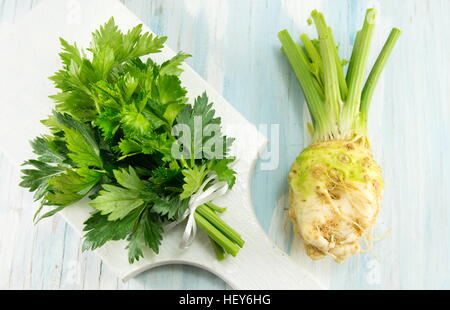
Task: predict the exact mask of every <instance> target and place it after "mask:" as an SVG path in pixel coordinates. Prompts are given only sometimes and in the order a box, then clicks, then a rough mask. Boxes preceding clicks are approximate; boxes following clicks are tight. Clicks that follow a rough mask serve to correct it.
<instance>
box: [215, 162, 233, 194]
mask: <svg viewBox="0 0 450 310" xmlns="http://www.w3.org/2000/svg"><path fill="white" fill-rule="evenodd" d="M234 161H235V159H234V158H229V159H228V158H226V159H220V160H213V161H212V165H211V170H212V171H214V172H215V173H216V174H217V177H218V179H219V181H223V182H227V183H228V186H229V187H230V188H232V187H233V185H234V184H235V183H236V171H234V170H233V169H231V168H230V167H229V164H231V163H233V162H234Z"/></svg>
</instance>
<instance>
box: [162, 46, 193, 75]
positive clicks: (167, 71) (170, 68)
mask: <svg viewBox="0 0 450 310" xmlns="http://www.w3.org/2000/svg"><path fill="white" fill-rule="evenodd" d="M189 57H191V55H189V54H185V53H183V52H180V53H178V54H177V55H176V56H175V57H173V58H172V59H170V60H168V61H166V62H164V63H163V64H162V65H161V69H160V71H159V75H176V76H179V75H180V74H181V73H182V72H183V69H181V68H180V66H181V64H182V63H183V62H184V61H185V60H186V59H187V58H189Z"/></svg>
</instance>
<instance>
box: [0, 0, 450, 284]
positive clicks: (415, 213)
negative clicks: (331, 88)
mask: <svg viewBox="0 0 450 310" xmlns="http://www.w3.org/2000/svg"><path fill="white" fill-rule="evenodd" d="M38 2H40V1H31V0H3V1H0V25H2V26H3V27H5V26H4V24H12V23H14V22H15V21H17V20H19V19H20V18H22V17H23V16H24V15H26V13H27V12H28V11H30V10H31V9H32V7H33V6H34V5H36V4H37V3H38ZM123 2H124V3H125V5H126V6H127V7H129V8H130V9H131V10H132V11H133V12H134V13H135V14H136V15H137V16H138V17H139V18H141V19H142V20H143V21H145V23H146V24H147V25H149V26H150V28H151V29H152V30H153V31H155V32H156V33H157V34H160V35H167V36H168V37H169V40H168V44H169V46H171V47H172V48H173V49H175V50H184V51H186V52H188V53H191V54H193V55H194V58H192V59H190V60H189V61H188V63H189V65H191V66H192V67H193V68H194V69H195V70H196V71H197V72H198V73H199V74H200V75H201V76H202V77H204V78H205V79H206V80H207V81H208V82H209V83H210V84H212V86H213V87H215V88H216V89H217V90H218V91H219V92H221V93H222V94H223V96H224V97H225V98H226V99H227V100H228V101H229V102H230V103H231V104H232V105H234V107H236V108H237V109H238V110H239V111H240V112H241V113H242V114H243V115H244V116H245V117H246V118H247V119H249V120H250V121H251V122H253V123H254V124H261V123H263V124H279V125H280V127H279V129H280V144H279V167H278V169H276V170H273V171H262V170H261V169H258V168H257V170H256V173H255V176H254V184H253V193H252V196H253V201H254V205H255V211H256V214H257V217H258V219H259V220H260V222H261V224H262V225H263V227H264V228H265V229H266V231H268V232H269V235H270V236H271V237H272V238H273V239H274V240H275V241H276V242H277V244H278V245H279V246H280V247H281V248H284V249H287V250H290V251H291V253H292V256H293V257H294V258H295V259H297V260H298V261H299V263H301V264H303V265H304V266H306V267H307V268H308V269H309V270H311V271H312V272H313V273H315V274H317V275H318V276H319V277H320V278H321V279H322V280H323V281H324V282H325V283H327V284H328V285H329V287H330V288H333V289H341V288H342V289H348V288H353V289H406V288H409V289H423V288H426V289H436V288H446V289H449V288H450V263H449V262H450V229H449V224H450V208H449V205H448V202H447V201H448V199H446V198H447V197H446V193H447V192H448V188H449V186H450V179H449V175H450V167H449V164H448V160H447V157H448V156H447V153H448V151H449V150H450V136H449V133H450V131H449V130H450V128H449V124H450V122H449V117H450V106H449V102H448V97H449V95H450V91H449V89H450V78H449V76H450V75H449V72H450V63H449V61H448V55H449V54H450V40H449V39H450V32H449V31H450V30H449V29H450V20H449V19H448V16H447V15H448V12H449V9H450V2H449V1H448V0H428V1H427V0H406V1H401V2H400V1H390V0H383V1H360V0H358V1H356V0H353V1H352V0H342V1H334V0H322V1H313V0H302V1H300V0H247V1H240V0H229V1H223V0H185V1H182V0H152V1H145V0H139V1H138V0H134V1H123ZM369 6H375V7H377V8H378V9H379V10H380V13H381V19H380V23H379V24H380V25H379V26H378V27H377V30H376V35H375V44H374V50H373V52H372V54H371V61H372V62H373V61H374V59H375V57H376V52H375V51H376V50H379V49H380V48H381V46H382V44H383V42H384V39H385V38H386V36H387V34H388V32H389V28H390V27H392V26H397V27H399V28H401V29H402V30H403V31H404V35H403V36H402V37H401V40H400V42H399V45H398V47H397V48H396V50H395V52H394V54H393V56H392V59H391V60H390V62H389V64H388V66H387V68H386V71H385V73H384V75H383V78H382V80H381V81H380V85H379V88H378V90H377V92H376V95H375V98H374V103H373V106H372V111H371V114H370V117H371V118H370V135H371V139H372V144H373V149H374V153H375V157H376V158H377V160H378V161H379V163H380V164H381V165H382V167H383V170H384V177H385V182H386V191H385V194H384V200H383V210H382V212H381V214H380V218H379V225H378V229H377V232H378V233H379V234H380V235H381V234H383V232H385V231H388V230H389V229H392V233H391V234H390V235H389V236H388V237H386V238H385V239H384V240H382V241H380V242H378V243H377V244H376V245H375V248H374V250H373V251H372V252H371V253H369V254H364V255H360V256H358V257H354V258H353V259H351V260H349V261H348V262H346V263H344V264H342V265H336V264H334V263H332V262H331V261H329V260H325V261H321V262H311V261H309V260H308V259H307V258H306V257H305V255H304V253H303V250H302V248H301V246H300V245H299V241H298V240H297V239H296V238H294V240H293V241H294V242H293V244H292V246H291V239H292V238H291V233H290V227H289V224H288V223H287V222H286V220H285V209H286V190H287V181H286V176H287V173H288V171H289V168H290V165H291V163H292V162H293V161H294V159H295V157H296V156H297V155H298V153H299V152H300V150H301V149H302V148H303V147H305V146H306V144H307V140H306V138H305V136H306V133H305V129H304V124H305V120H306V113H305V109H304V99H303V96H302V94H301V92H300V90H299V87H298V85H297V83H296V81H295V79H294V76H293V74H292V73H291V71H290V69H289V68H288V66H287V64H286V62H285V60H284V59H283V57H282V55H281V53H280V52H279V44H278V42H277V39H276V33H277V32H278V31H279V30H280V29H283V28H286V29H288V30H289V31H291V33H292V34H300V33H301V32H304V31H307V32H308V33H311V34H313V33H314V32H313V29H312V28H311V27H308V26H307V23H306V18H307V16H308V14H309V12H310V11H311V9H313V8H318V9H321V10H322V11H324V13H325V14H326V16H327V19H328V22H329V24H330V25H331V26H332V27H333V28H334V29H335V36H336V40H337V41H338V42H340V45H341V54H342V56H347V57H348V56H349V52H350V48H351V44H352V42H353V40H354V37H355V33H356V30H357V29H358V28H359V27H360V25H361V23H362V19H363V16H364V12H365V9H366V8H367V7H369ZM0 31H1V30H0ZM0 57H1V52H0ZM0 83H1V81H0ZM0 96H1V95H0ZM0 100H1V97H0ZM268 136H269V138H270V136H271V132H268ZM275 146H276V145H275ZM275 146H274V147H275ZM275 148H276V147H275ZM0 175H1V177H0V288H49V289H54V288H64V289H83V288H85V289H88V288H94V289H109V288H114V289H131V288H136V289H165V288H166V289H206V288H211V289H214V288H219V289H220V288H226V285H225V284H224V282H223V281H221V280H220V279H218V278H217V277H215V276H213V275H211V274H209V273H207V272H205V271H202V270H199V269H196V268H193V267H188V266H165V267H160V268H157V269H155V270H151V271H149V272H146V273H145V274H142V275H140V276H138V277H137V278H135V279H133V280H131V281H130V282H128V283H125V284H124V283H122V282H120V281H118V280H117V279H116V278H115V277H114V276H113V275H112V274H111V273H110V272H109V271H108V270H107V269H106V268H105V267H104V266H103V265H102V263H101V261H100V260H99V259H98V258H97V257H96V256H95V255H93V254H92V253H81V251H80V245H81V244H80V240H79V237H78V235H77V234H75V233H74V232H73V231H72V230H71V229H70V228H68V227H67V225H66V224H65V223H64V222H63V221H62V219H61V218H60V217H58V216H57V217H55V218H53V219H51V220H48V221H45V222H42V223H40V224H39V225H38V226H33V225H32V223H31V217H32V214H33V212H34V209H33V202H32V199H31V197H30V195H28V194H27V193H26V192H25V191H23V190H21V189H19V188H18V186H17V184H18V180H19V173H18V171H16V170H15V168H13V166H12V165H11V164H10V163H9V162H8V161H7V160H6V159H5V158H4V156H2V155H0Z"/></svg>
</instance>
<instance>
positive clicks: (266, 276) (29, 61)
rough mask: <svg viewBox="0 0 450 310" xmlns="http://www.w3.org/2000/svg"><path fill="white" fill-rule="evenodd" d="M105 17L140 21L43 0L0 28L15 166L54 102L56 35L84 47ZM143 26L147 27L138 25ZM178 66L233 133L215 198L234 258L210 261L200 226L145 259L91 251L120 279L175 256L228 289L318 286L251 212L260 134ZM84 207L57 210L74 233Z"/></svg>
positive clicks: (107, 249)
mask: <svg viewBox="0 0 450 310" xmlns="http://www.w3.org/2000/svg"><path fill="white" fill-rule="evenodd" d="M111 16H114V18H115V20H116V23H117V24H118V25H119V26H120V28H121V29H122V30H127V29H130V28H132V27H134V26H136V25H137V24H140V23H142V22H141V21H140V20H139V19H138V18H137V17H136V16H134V15H133V14H132V13H131V12H130V11H128V9H126V8H125V7H124V6H123V5H122V4H121V3H120V2H119V1H115V0H114V1H111V0H95V1H92V0H78V1H73V0H47V1H44V2H43V3H42V4H40V5H38V6H37V7H36V8H35V9H34V10H33V11H32V13H31V14H30V15H29V16H27V17H26V18H25V19H23V20H21V21H20V22H18V23H17V24H15V25H14V26H11V27H8V28H4V29H1V30H0V53H1V54H0V68H1V70H0V94H1V97H0V111H1V115H0V148H1V150H2V151H3V152H4V153H5V154H6V155H7V156H8V157H9V158H10V159H11V160H12V161H13V162H14V163H16V164H17V165H19V164H21V163H22V162H23V161H24V160H26V159H29V158H31V157H32V156H33V154H32V152H31V147H30V145H29V140H31V139H33V138H34V137H36V136H37V135H40V134H42V133H45V128H44V127H43V126H42V125H41V124H40V122H39V120H41V119H43V118H45V117H46V116H47V115H48V114H49V113H50V111H51V109H52V108H53V106H54V103H53V102H52V100H50V99H49V98H48V96H49V95H51V94H54V93H55V91H56V90H55V89H54V87H53V85H52V83H51V82H50V81H49V80H48V77H49V76H51V75H52V74H53V73H54V72H55V71H56V70H57V69H59V68H60V66H61V64H60V60H59V56H58V53H59V51H60V46H59V40H58V38H59V37H63V38H65V39H66V40H67V41H69V42H77V44H78V46H79V47H83V48H85V47H88V43H89V42H90V38H91V33H92V31H94V30H95V29H97V28H98V27H99V26H100V25H101V24H104V23H105V22H106V21H107V20H108V19H109V18H110V17H111ZM144 30H145V31H150V30H149V29H148V28H146V27H144ZM174 55H175V53H174V52H173V51H172V50H171V49H169V48H168V47H166V48H165V49H164V50H163V52H162V53H160V54H155V55H153V56H152V58H153V59H154V60H156V61H163V60H166V59H168V58H170V57H173V56H174ZM194 57H195V55H194ZM184 69H185V72H184V74H183V75H182V80H183V84H184V86H185V87H186V88H187V89H188V91H189V96H190V97H191V98H194V97H196V96H198V95H200V94H201V93H203V92H204V91H206V92H207V93H208V96H209V98H210V100H211V101H212V102H214V103H215V105H214V107H215V109H216V111H217V113H218V115H219V116H221V117H222V120H223V123H224V124H225V132H226V133H227V134H229V135H230V136H233V137H235V138H236V142H235V150H234V151H235V154H236V156H238V158H239V161H238V162H237V164H236V166H235V169H236V170H237V172H238V181H237V184H236V186H235V187H234V188H233V190H232V191H231V192H230V193H228V194H227V195H226V196H225V197H223V198H221V199H220V200H218V201H217V203H218V204H220V205H223V206H228V207H229V209H228V210H227V212H226V213H225V214H224V216H223V217H224V219H225V220H226V221H227V222H228V223H229V224H230V225H231V226H233V227H234V228H236V229H237V230H238V231H239V232H240V233H241V235H242V236H243V238H244V240H245V241H246V244H245V246H244V248H243V249H242V250H241V251H240V252H239V254H238V256H237V257H235V258H232V257H228V258H227V259H226V260H224V261H222V262H218V261H217V260H216V259H215V256H214V252H213V250H212V249H211V247H210V244H209V240H208V238H207V237H206V235H205V234H203V233H198V234H197V237H196V241H195V242H194V244H193V245H192V246H191V247H190V248H189V249H187V250H184V251H182V250H180V249H179V248H178V244H179V241H180V238H181V234H182V230H183V227H182V226H183V225H180V227H178V228H176V229H174V230H173V231H170V232H168V233H166V235H165V238H164V240H163V245H162V247H161V251H160V253H159V254H158V255H154V254H152V253H151V252H150V251H148V252H147V253H146V256H145V259H141V260H140V261H139V262H137V263H135V264H133V265H130V264H129V263H128V258H127V252H126V250H125V249H124V248H125V246H126V243H125V242H121V241H118V242H109V243H107V244H106V245H105V246H103V247H102V248H100V249H98V250H97V251H96V253H97V254H98V255H99V256H100V257H101V258H102V260H103V261H104V263H105V264H106V265H107V266H109V268H110V269H111V270H112V271H113V272H114V273H115V274H116V275H117V276H118V277H119V278H121V279H123V280H128V279H130V278H132V277H134V276H136V275H137V274H139V273H141V272H143V271H145V270H148V269H150V268H153V267H156V266H160V265H166V264H179V263H181V264H189V265H194V266H197V267H200V268H203V269H205V270H208V271H210V272H212V273H214V274H216V275H217V276H219V277H220V278H222V279H223V280H224V281H226V282H227V283H228V284H229V285H230V286H232V287H233V288H235V289H320V288H322V286H321V284H320V283H318V282H317V280H316V279H315V278H314V277H313V276H312V275H311V274H310V273H309V272H307V271H306V270H304V269H303V268H302V267H301V266H299V265H298V264H297V263H296V262H294V261H292V260H291V258H290V257H289V256H288V255H287V254H286V253H284V252H283V251H281V250H279V249H278V248H277V247H276V246H275V245H274V243H273V242H272V241H271V240H270V239H269V238H268V237H267V236H266V234H265V232H264V231H263V229H262V228H261V226H260V224H259V223H258V221H257V219H256V217H255V214H254V211H253V208H252V203H251V195H250V182H251V175H252V172H253V169H254V167H255V163H256V160H257V156H258V152H259V151H260V150H261V149H262V148H263V147H264V146H265V145H266V142H267V141H266V138H265V137H264V136H262V135H261V134H260V133H259V132H258V131H257V129H256V128H255V127H254V126H253V125H251V124H250V123H249V122H248V121H247V120H246V119H244V117H243V116H242V115H240V114H239V112H237V111H236V110H235V109H234V108H233V107H232V106H231V105H230V104H228V103H227V102H226V101H225V100H224V99H223V98H222V97H221V95H220V94H218V93H217V92H216V91H215V90H214V89H212V88H211V86H210V85H208V84H207V83H206V81H204V80H203V79H202V78H201V77H200V76H199V75H198V74H196V73H195V72H194V71H193V70H192V69H191V68H190V67H189V66H187V65H185V66H184ZM242 104H245V103H244V102H243V103H242ZM30 195H31V194H30ZM36 207H38V206H37V203H36ZM90 212H92V209H91V208H90V207H89V206H88V205H87V201H82V202H80V203H77V204H76V205H74V206H71V207H69V208H66V209H65V210H64V211H63V212H61V213H60V214H61V215H62V216H63V217H64V219H65V220H66V221H67V222H68V223H69V224H70V225H71V226H72V227H73V228H74V229H75V230H76V231H78V232H79V233H80V234H82V229H83V222H84V221H85V220H86V219H87V217H88V216H89V213H90ZM30 225H32V222H31V219H30ZM68 246H70V245H68Z"/></svg>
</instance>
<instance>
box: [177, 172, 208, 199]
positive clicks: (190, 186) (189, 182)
mask: <svg viewBox="0 0 450 310" xmlns="http://www.w3.org/2000/svg"><path fill="white" fill-rule="evenodd" d="M208 172H209V171H208V170H207V169H206V166H201V167H200V168H199V167H198V166H194V167H193V168H189V169H184V170H183V175H184V185H183V193H181V195H180V198H181V199H186V198H189V197H191V196H192V195H193V194H195V192H197V190H198V189H199V188H200V186H201V185H202V184H203V181H204V179H205V177H206V175H207V174H208Z"/></svg>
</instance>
